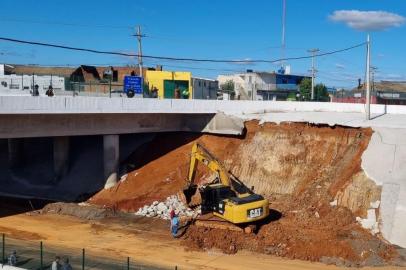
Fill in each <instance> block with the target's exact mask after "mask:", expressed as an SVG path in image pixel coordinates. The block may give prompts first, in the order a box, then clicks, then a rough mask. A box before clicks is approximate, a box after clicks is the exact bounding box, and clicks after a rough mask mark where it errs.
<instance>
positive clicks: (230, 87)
mask: <svg viewBox="0 0 406 270" xmlns="http://www.w3.org/2000/svg"><path fill="white" fill-rule="evenodd" d="M220 89H221V90H222V91H224V92H229V93H233V92H234V82H233V81H232V80H228V81H226V82H225V83H223V84H222V85H220Z"/></svg>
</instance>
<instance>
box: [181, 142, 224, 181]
mask: <svg viewBox="0 0 406 270" xmlns="http://www.w3.org/2000/svg"><path fill="white" fill-rule="evenodd" d="M198 162H202V163H203V164H204V165H205V166H206V167H207V168H209V170H211V171H213V172H215V173H217V174H218V177H219V179H220V182H221V183H222V184H223V185H224V186H230V187H231V181H230V177H229V176H228V173H227V171H226V170H225V169H224V167H223V166H222V164H221V163H220V162H219V161H218V160H217V159H216V158H215V157H214V156H213V155H212V154H211V153H210V152H209V151H207V149H206V148H204V147H203V146H202V145H201V144H198V143H195V144H194V145H193V147H192V153H191V156H190V165H189V173H188V181H189V184H190V185H193V184H194V180H195V176H196V169H197V165H198Z"/></svg>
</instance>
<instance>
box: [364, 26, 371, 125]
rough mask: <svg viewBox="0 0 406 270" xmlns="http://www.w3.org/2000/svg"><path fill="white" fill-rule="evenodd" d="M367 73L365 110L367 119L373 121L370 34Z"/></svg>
mask: <svg viewBox="0 0 406 270" xmlns="http://www.w3.org/2000/svg"><path fill="white" fill-rule="evenodd" d="M366 68H367V71H366V79H365V80H366V97H365V105H366V107H365V110H366V119H367V120H370V119H371V85H370V79H369V76H370V72H371V41H370V39H369V34H368V36H367V67H366Z"/></svg>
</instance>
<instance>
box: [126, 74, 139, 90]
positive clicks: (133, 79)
mask: <svg viewBox="0 0 406 270" xmlns="http://www.w3.org/2000/svg"><path fill="white" fill-rule="evenodd" d="M129 90H133V91H134V93H135V94H142V77H139V76H125V77H124V92H125V93H128V91H129Z"/></svg>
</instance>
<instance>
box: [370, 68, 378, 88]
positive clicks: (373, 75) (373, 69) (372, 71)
mask: <svg viewBox="0 0 406 270" xmlns="http://www.w3.org/2000/svg"><path fill="white" fill-rule="evenodd" d="M377 69H378V68H377V67H375V66H371V81H372V88H371V90H372V93H374V92H375V73H376V70H377Z"/></svg>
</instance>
